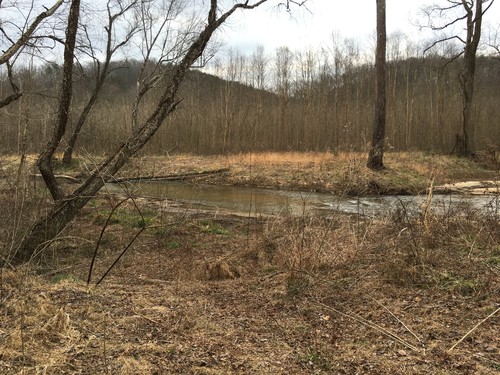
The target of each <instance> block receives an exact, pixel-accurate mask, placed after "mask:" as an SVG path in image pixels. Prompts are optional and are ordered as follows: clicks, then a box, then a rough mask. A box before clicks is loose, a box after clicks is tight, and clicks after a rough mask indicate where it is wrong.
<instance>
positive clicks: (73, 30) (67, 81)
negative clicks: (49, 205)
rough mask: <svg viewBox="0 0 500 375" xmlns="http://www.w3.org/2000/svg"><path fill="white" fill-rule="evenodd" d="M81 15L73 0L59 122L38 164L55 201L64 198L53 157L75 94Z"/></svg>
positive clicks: (78, 2)
mask: <svg viewBox="0 0 500 375" xmlns="http://www.w3.org/2000/svg"><path fill="white" fill-rule="evenodd" d="M79 17H80V0H73V1H72V2H71V7H70V11H69V16H68V26H67V28H66V42H65V45H64V64H63V76H62V83H61V91H60V92H59V108H58V111H57V123H56V125H55V126H54V131H53V133H52V137H51V138H50V140H49V141H48V142H47V144H46V146H45V149H44V150H43V152H42V153H41V154H40V156H39V157H38V161H37V165H38V169H39V170H40V173H41V174H42V177H43V180H44V181H45V184H46V185H47V187H48V189H49V191H50V194H51V195H52V198H53V199H54V201H58V200H61V199H63V198H64V193H63V191H62V188H61V186H60V185H59V184H58V182H57V180H56V178H55V176H54V171H53V169H52V158H53V156H54V153H55V152H56V150H57V147H58V146H59V143H60V142H61V139H62V137H63V136H64V133H65V132H66V126H67V124H68V119H69V110H70V106H71V98H72V94H73V62H74V58H75V57H74V52H75V44H76V34H77V32H78V20H79Z"/></svg>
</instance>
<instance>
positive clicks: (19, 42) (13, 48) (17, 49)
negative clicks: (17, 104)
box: [0, 0, 64, 108]
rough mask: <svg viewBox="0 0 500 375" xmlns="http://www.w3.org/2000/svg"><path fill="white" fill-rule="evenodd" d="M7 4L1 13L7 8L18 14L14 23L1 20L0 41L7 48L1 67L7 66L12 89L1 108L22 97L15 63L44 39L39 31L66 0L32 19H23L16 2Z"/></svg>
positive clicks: (3, 52)
mask: <svg viewBox="0 0 500 375" xmlns="http://www.w3.org/2000/svg"><path fill="white" fill-rule="evenodd" d="M6 3H7V4H5V3H2V2H1V1H0V11H2V12H5V8H8V7H10V8H12V9H14V10H16V12H15V14H14V15H13V20H12V21H11V20H6V19H1V20H0V40H1V41H2V43H1V44H2V47H4V48H5V49H4V48H2V50H1V54H0V66H2V65H5V66H6V67H7V76H8V78H9V82H10V86H11V88H12V94H10V95H8V96H7V97H5V98H4V99H2V100H0V108H2V107H5V106H7V105H9V104H10V103H12V102H14V101H16V100H17V99H19V98H20V97H21V95H22V92H21V90H20V88H19V85H18V84H17V83H16V82H15V79H14V74H13V68H12V67H13V65H14V64H13V62H14V61H15V60H16V59H17V57H18V56H19V54H20V53H21V52H22V51H23V50H24V49H26V48H27V47H32V46H35V45H36V42H35V41H36V40H40V39H41V38H42V37H43V36H40V35H38V36H37V35H36V32H37V30H38V29H39V28H40V26H41V25H42V23H43V22H44V21H45V20H47V19H48V18H49V17H51V16H52V15H53V14H54V13H55V12H56V11H57V10H58V9H59V8H60V7H61V5H62V4H63V3H64V0H57V1H56V2H55V3H54V5H53V6H52V7H50V8H46V7H44V10H43V11H41V12H40V13H38V15H37V16H36V17H34V18H32V19H30V18H29V17H28V18H24V17H23V15H24V13H23V12H22V10H21V9H20V8H19V5H18V4H17V3H16V2H13V1H9V2H6ZM31 7H32V8H34V2H32V4H31ZM32 10H33V9H32ZM31 13H32V12H29V13H28V14H31ZM2 18H3V17H2ZM47 37H49V36H47ZM52 37H53V36H52ZM34 40H35V41H34Z"/></svg>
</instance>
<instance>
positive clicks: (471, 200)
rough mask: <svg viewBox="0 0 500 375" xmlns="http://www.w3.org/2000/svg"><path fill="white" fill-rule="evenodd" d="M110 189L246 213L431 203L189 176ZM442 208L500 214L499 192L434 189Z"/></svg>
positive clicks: (363, 211) (372, 211)
mask: <svg viewBox="0 0 500 375" xmlns="http://www.w3.org/2000/svg"><path fill="white" fill-rule="evenodd" d="M106 189H107V190H108V191H109V192H111V193H121V194H123V193H125V194H129V195H132V196H135V197H142V198H155V199H166V200H167V201H168V202H172V206H173V207H174V206H176V205H177V206H181V207H182V208H190V209H198V210H208V211H217V212H221V213H229V214H235V215H244V216H259V215H264V216H267V215H278V214H289V215H293V216H300V215H303V214H310V213H313V214H317V215H331V214H334V213H336V212H337V213H339V212H340V213H346V214H355V215H361V216H368V217H374V216H377V215H381V214H384V213H388V212H391V211H393V210H395V209H397V208H398V207H399V208H402V209H404V210H405V211H406V212H407V213H408V214H414V213H416V212H418V211H419V210H420V209H422V207H425V206H427V196H425V195H420V196H411V195H392V196H363V197H350V196H335V195H332V194H330V193H318V192H300V191H286V190H273V189H260V188H250V187H240V186H226V185H207V184H196V183H192V182H185V181H181V182H179V181H144V180H142V181H134V182H126V183H120V184H117V183H109V184H107V185H106ZM429 206H430V207H432V208H433V209H434V210H438V211H441V212H447V211H450V209H453V208H457V207H460V206H468V207H469V208H470V209H473V210H478V211H484V212H485V213H491V214H494V215H498V214H500V198H499V196H498V195H497V196H492V195H460V194H448V195H443V194H438V195H433V197H432V200H431V203H430V204H429Z"/></svg>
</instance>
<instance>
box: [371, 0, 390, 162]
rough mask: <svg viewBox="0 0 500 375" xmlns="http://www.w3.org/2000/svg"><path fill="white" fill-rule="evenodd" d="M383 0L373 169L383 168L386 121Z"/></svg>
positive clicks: (381, 5) (379, 21)
mask: <svg viewBox="0 0 500 375" xmlns="http://www.w3.org/2000/svg"><path fill="white" fill-rule="evenodd" d="M386 40H387V37H386V26H385V0H377V49H376V52H375V72H376V73H375V74H376V78H375V115H374V121H373V135H372V144H371V147H370V151H369V153H368V161H367V163H366V165H367V167H368V168H370V169H374V170H380V169H383V168H384V163H383V158H384V139H385V121H386V110H385V107H386V92H385V91H386V90H385V50H386Z"/></svg>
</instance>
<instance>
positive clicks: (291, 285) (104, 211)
mask: <svg viewBox="0 0 500 375" xmlns="http://www.w3.org/2000/svg"><path fill="white" fill-rule="evenodd" d="M274 157H275V156H274V154H267V155H263V154H261V155H253V156H251V157H250V155H239V156H232V157H204V158H197V157H195V156H176V157H172V158H149V160H147V158H144V159H137V160H134V163H133V164H132V165H131V166H130V167H129V168H128V169H127V170H126V171H124V172H123V174H122V175H123V176H131V175H144V174H146V175H150V174H158V175H161V174H173V173H183V172H184V173H185V172H189V171H201V170H210V169H218V168H226V167H229V168H230V170H231V172H230V173H229V174H228V175H226V176H213V177H210V178H206V180H205V182H211V183H235V184H256V186H266V185H269V186H272V187H278V186H280V187H283V188H284V187H295V188H299V187H303V188H319V187H318V181H316V180H315V181H311V179H313V178H314V179H317V180H319V177H317V176H321V175H322V173H324V174H325V176H326V175H327V173H331V174H332V176H345V173H346V172H345V171H346V170H349V166H350V165H351V166H353V167H352V170H353V172H352V173H351V172H349V173H350V174H349V176H350V177H349V178H347V179H346V180H345V181H348V182H349V184H351V183H352V185H344V187H343V188H342V189H340V188H339V191H349V189H348V188H347V187H346V186H352V188H351V190H350V191H363V190H364V189H366V186H368V185H367V184H366V182H369V181H370V179H372V178H381V179H382V180H377V184H379V185H380V186H382V182H383V178H387V179H390V180H391V181H393V180H399V179H403V180H404V181H408V179H409V177H408V175H412V176H415V179H416V180H418V181H420V182H419V183H422V186H424V181H425V182H426V183H428V182H429V181H430V180H432V178H434V179H435V181H436V183H440V182H443V183H444V182H456V181H460V180H465V179H470V178H471V177H472V176H476V177H480V178H483V177H484V178H486V177H488V179H490V178H491V175H494V174H495V173H496V172H495V171H488V170H484V169H482V168H480V167H478V166H477V165H476V164H475V163H473V162H470V161H462V160H461V159H458V160H456V161H455V159H452V158H446V157H436V158H434V159H432V157H430V156H427V155H423V154H417V155H411V154H408V155H407V156H405V155H401V159H402V161H401V162H400V163H401V164H398V165H397V166H396V164H395V162H394V163H392V162H391V161H390V159H389V161H388V166H389V169H388V171H386V172H384V173H387V176H386V177H372V175H370V174H369V172H367V171H365V170H364V169H363V168H364V167H363V166H362V158H361V155H359V156H358V159H356V161H353V156H352V155H350V156H349V157H345V164H343V162H342V160H341V159H338V160H335V159H334V158H333V157H332V156H331V155H330V154H314V155H311V154H310V155H308V156H307V158H306V157H305V156H303V155H300V154H290V155H287V156H286V157H283V158H282V159H273V158H274ZM405 157H407V160H406V161H405V159H404V158H405ZM259 158H260V159H259ZM419 158H420V161H418V160H419ZM250 159H253V160H251V161H249V160H250ZM411 161H413V163H414V164H412V162H411ZM80 162H81V163H82V164H80V165H78V167H73V169H64V170H60V171H59V172H60V173H61V174H70V175H72V176H76V177H78V176H79V175H80V174H81V173H85V168H82V165H84V162H83V161H82V159H80ZM85 163H89V161H88V160H86V161H85ZM246 163H248V164H246ZM454 163H458V165H457V166H456V167H454V166H453V165H454ZM249 166H250V167H251V169H249ZM332 168H334V169H333V170H332ZM335 168H338V169H342V168H344V169H343V172H339V171H338V170H337V169H335ZM356 168H357V169H356ZM15 170H16V169H15V168H13V169H12V171H15ZM391 170H392V171H395V172H396V176H394V175H391ZM355 171H356V172H355ZM359 171H361V172H362V173H363V174H365V173H366V176H370V177H366V176H362V177H359V176H358V175H359V174H360V173H361V172H359ZM437 171H441V172H440V173H437ZM460 171H462V172H460ZM9 173H10V172H9ZM30 173H31V172H29V171H28V172H26V174H27V175H29V174H30ZM301 173H303V174H301ZM433 173H434V175H433ZM293 176H296V179H297V180H296V181H292V182H290V181H289V180H290V178H291V177H293ZM313 176H314V177H313ZM401 176H404V178H403V177H401ZM7 178H11V175H10V174H9V175H7ZM9 181H11V180H9ZM30 181H31V180H30ZM300 181H306V182H307V183H306V184H305V185H301V184H300V183H298V182H300ZM324 181H327V179H326V178H325V179H324ZM339 181H340V180H337V179H335V178H330V179H329V180H328V184H331V185H327V184H326V183H325V182H321V185H320V186H321V187H320V188H321V189H330V188H332V187H335V186H340V182H339ZM352 181H357V182H358V183H359V185H355V183H354V182H352ZM30 184H32V182H28V183H26V188H27V189H28V188H29V191H32V185H30ZM337 184H338V185H337ZM391 184H393V182H391ZM401 184H403V182H401ZM391 186H395V185H391ZM415 186H417V185H416V184H415ZM68 188H71V186H69V187H68ZM9 189H15V186H14V185H13V184H10V183H8V184H6V185H5V187H4V188H3V193H2V195H1V199H2V207H4V210H5V212H6V214H9V213H10V212H11V211H10V210H11V209H12V210H14V209H17V210H18V211H19V210H21V211H23V210H24V211H23V212H24V213H23V214H22V215H18V216H16V217H19V218H20V219H19V220H20V221H24V220H27V219H28V217H29V215H34V214H36V212H37V210H42V209H43V207H44V199H45V198H44V196H43V194H42V193H40V195H37V194H36V193H31V194H32V196H30V195H28V197H27V198H26V199H25V201H24V202H23V205H21V204H20V203H19V204H17V205H16V204H15V199H13V198H15V197H16V195H15V194H12V190H9ZM420 189H421V188H419V190H420ZM424 191H425V188H424ZM23 196H26V194H24V195H23ZM30 197H31V198H30ZM430 198H431V197H430ZM120 202H122V198H121V197H115V196H101V197H97V198H96V199H94V200H93V201H91V203H90V204H89V205H88V206H87V207H86V208H85V209H84V211H83V212H82V214H81V215H80V216H79V218H78V220H77V221H76V222H74V223H73V224H72V225H71V227H69V228H67V230H66V231H65V232H64V233H63V236H62V237H61V239H60V240H59V241H57V242H55V243H54V244H53V246H51V248H50V249H49V250H48V251H46V252H45V253H44V254H43V256H41V257H40V258H39V259H38V260H37V262H36V263H33V264H30V265H25V266H23V267H19V268H16V269H13V268H10V267H9V266H8V265H6V266H5V267H3V268H2V270H1V279H0V286H1V287H0V313H1V315H2V319H0V373H2V374H18V373H25V374H39V373H46V374H75V373H81V374H99V373H103V374H104V373H107V374H353V373H367V374H388V373H391V374H399V373H401V374H402V373H406V374H422V373H429V374H431V373H439V374H471V373H478V374H496V373H498V371H500V359H499V358H500V356H499V354H500V342H499V339H498V332H499V326H500V322H499V318H498V317H499V315H498V313H497V311H498V308H499V306H500V293H499V292H500V274H499V272H500V217H499V214H498V211H497V213H496V214H494V213H493V214H492V213H491V212H490V214H489V215H486V214H485V212H482V211H478V210H475V209H473V208H471V207H455V208H453V209H450V210H448V211H447V212H444V213H439V214H438V213H435V212H432V210H430V209H429V208H428V206H425V205H424V206H423V207H422V208H421V212H420V214H419V215H417V216H415V217H409V216H408V215H406V212H405V210H404V207H400V208H399V209H397V210H395V211H394V212H390V213H387V215H383V216H380V217H378V218H376V219H375V220H366V219H363V218H359V217H354V216H345V215H340V214H334V215H332V216H330V217H326V218H325V217H323V218H319V217H313V216H308V215H303V216H301V217H290V216H286V215H282V216H279V217H274V218H244V217H243V218H242V217H234V216H220V215H218V214H210V213H206V212H193V211H187V210H179V211H177V212H172V211H170V210H168V209H166V208H165V207H164V206H162V202H161V201H149V200H143V199H135V200H131V199H128V200H126V201H124V202H123V203H122V204H121V205H120V206H119V207H118V208H116V207H117V205H118V204H119V203H120ZM498 204H499V203H498V197H495V196H492V198H491V205H492V206H491V207H492V208H494V207H497V209H498ZM495 205H496V206H495ZM7 217H10V216H7ZM13 228H17V230H18V231H19V232H22V223H21V224H19V225H17V226H14V225H13V224H12V223H10V222H8V223H6V222H4V223H3V225H2V227H1V228H0V229H1V230H2V236H1V238H2V249H3V251H4V253H5V251H6V250H5V249H7V250H8V249H9V248H10V247H9V246H10V242H9V240H10V239H11V238H12V237H11V232H12V231H13ZM103 229H104V230H103ZM139 232H140V234H139V236H138V237H137V239H135V240H134V237H135V236H136V234H138V233H139ZM96 247H97V249H98V251H97V257H96V261H95V264H94V267H93V270H92V279H91V283H90V284H88V285H87V279H88V274H89V269H90V264H91V260H92V258H93V256H94V252H95V249H96ZM124 249H127V250H126V252H125V253H124V255H123V256H122V257H121V258H120V260H119V262H118V263H117V264H116V265H115V266H114V267H112V268H111V270H110V271H109V273H108V274H107V276H106V277H105V278H104V279H103V280H102V282H100V284H99V285H98V286H96V283H97V282H98V281H99V280H100V278H101V277H102V276H103V275H104V274H106V272H107V271H108V270H109V269H110V266H111V265H112V264H113V262H114V261H115V260H116V259H117V258H118V257H119V256H120V254H121V253H122V252H123V250H124ZM477 324H479V325H478V326H477V327H476V329H473V328H474V327H475V326H476V325H477Z"/></svg>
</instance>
